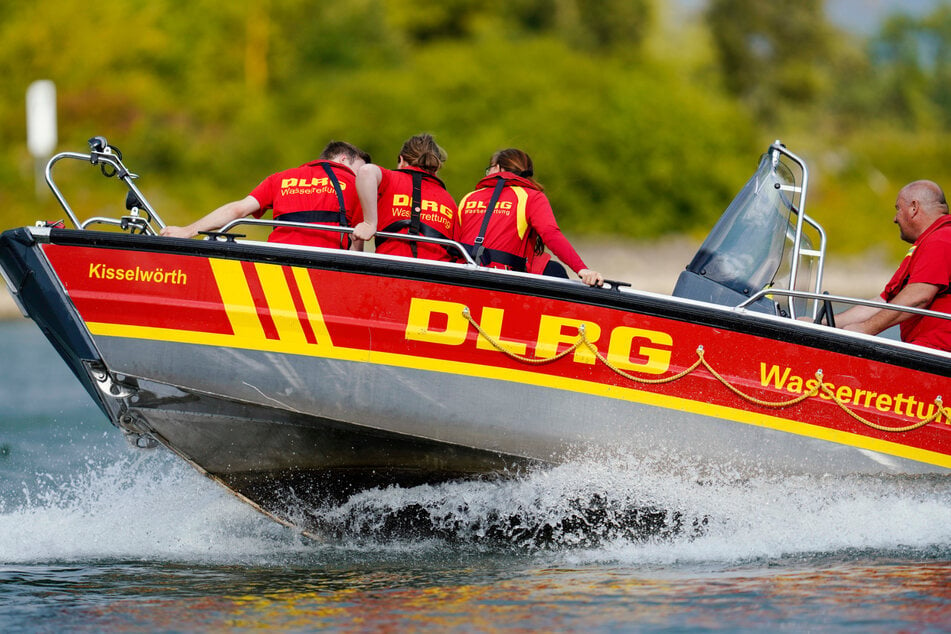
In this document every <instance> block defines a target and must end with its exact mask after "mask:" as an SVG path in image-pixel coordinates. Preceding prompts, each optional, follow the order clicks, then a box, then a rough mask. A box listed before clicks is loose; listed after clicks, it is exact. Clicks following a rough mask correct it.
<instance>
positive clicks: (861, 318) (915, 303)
mask: <svg viewBox="0 0 951 634" xmlns="http://www.w3.org/2000/svg"><path fill="white" fill-rule="evenodd" d="M937 294H938V287H937V286H935V285H934V284H923V283H921V282H915V283H912V284H908V285H907V286H906V287H905V288H903V289H902V290H901V292H900V293H898V295H896V296H895V297H894V298H893V299H892V301H891V302H889V304H896V305H898V306H910V307H912V308H927V307H928V306H930V305H931V302H932V301H933V300H934V298H935V295H937ZM859 308H862V309H865V310H863V311H858V310H857V309H859ZM852 311H856V312H855V315H853V316H850V318H849V319H848V321H846V322H841V323H842V325H841V327H842V328H844V329H845V330H851V331H853V332H864V333H866V334H869V335H877V334H878V333H880V332H882V331H883V330H887V329H888V328H891V327H892V326H894V325H896V324H900V323H901V322H903V321H905V320H906V319H910V318H911V317H914V315H912V314H911V313H903V312H898V311H894V310H888V309H887V308H872V307H870V306H854V307H852V308H850V309H849V310H847V311H845V312H844V313H842V315H843V316H846V315H848V313H851V312H852ZM836 321H837V322H838V321H839V317H836Z"/></svg>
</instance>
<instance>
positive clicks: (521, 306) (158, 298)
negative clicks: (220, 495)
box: [0, 137, 951, 529]
mask: <svg viewBox="0 0 951 634" xmlns="http://www.w3.org/2000/svg"><path fill="white" fill-rule="evenodd" d="M63 160H72V161H80V162H83V163H88V164H90V165H92V166H94V167H98V168H99V169H100V170H101V171H102V173H103V174H104V175H105V176H107V177H110V178H116V179H117V180H118V181H121V182H122V183H124V185H125V186H126V189H127V190H128V191H127V196H126V205H125V210H124V211H119V212H118V213H117V214H116V215H115V216H109V217H107V216H93V217H87V218H85V219H81V218H80V215H79V214H78V213H77V212H75V211H74V210H73V208H72V207H71V206H70V205H69V203H68V202H67V200H66V198H65V197H64V196H63V194H62V193H61V192H60V190H59V188H58V187H57V185H56V183H55V181H54V179H53V168H54V166H56V165H57V164H58V163H60V161H63ZM136 179H137V176H136V175H135V174H133V173H131V172H130V171H129V170H128V169H127V168H126V166H125V165H124V163H123V161H122V158H121V154H120V153H119V152H118V151H117V150H116V149H115V148H114V147H112V146H110V145H109V144H108V143H107V142H106V140H105V139H103V138H102V137H96V138H94V139H91V140H90V147H89V151H88V152H84V153H72V152H65V153H61V154H58V155H56V156H54V157H53V158H52V159H51V160H50V161H49V163H48V165H47V168H46V180H47V184H48V185H49V187H50V189H51V190H52V192H53V195H54V196H55V197H56V199H57V200H58V202H59V204H60V205H61V206H62V208H63V210H64V212H65V213H66V215H67V216H68V218H69V221H70V223H71V225H72V226H71V227H70V228H66V227H64V226H61V225H62V223H56V224H51V223H42V222H41V223H37V226H32V227H21V228H14V229H10V230H8V231H5V232H4V233H3V234H2V236H0V270H2V273H3V278H4V280H5V282H6V286H7V288H8V290H9V291H10V292H11V293H12V295H13V298H14V299H15V301H16V303H17V304H18V306H19V307H20V309H21V311H22V312H23V314H24V315H25V316H27V317H29V318H31V319H32V320H33V321H34V322H35V323H36V324H37V326H38V327H39V328H40V329H41V330H42V331H43V333H44V334H45V335H46V337H48V339H49V341H50V342H51V343H52V344H53V346H54V347H55V348H56V350H57V351H58V352H59V354H60V355H61V357H62V359H63V360H64V361H65V363H66V364H67V365H68V366H69V367H70V368H71V369H72V372H73V373H74V374H75V376H76V378H77V379H78V380H79V381H80V382H81V383H82V384H83V386H84V387H85V389H86V390H87V391H88V393H89V395H90V397H91V398H92V399H93V400H94V401H95V402H96V403H97V404H98V406H99V408H100V409H101V410H102V412H103V414H104V415H105V416H106V417H107V418H108V419H109V421H111V422H112V424H113V425H115V426H116V427H118V428H119V429H121V430H122V431H123V432H124V433H125V434H127V435H128V437H129V438H130V440H131V441H132V442H133V444H135V445H136V446H139V447H151V446H155V445H158V444H160V445H164V446H165V447H167V448H169V449H170V450H171V451H172V452H174V453H175V454H177V455H178V456H180V457H181V458H182V459H184V460H185V461H187V462H188V463H189V464H191V465H192V466H194V467H195V468H197V469H198V470H199V471H201V472H202V473H204V474H206V475H208V476H210V477H211V478H213V479H214V480H216V481H218V482H219V483H221V484H222V485H224V486H225V487H227V488H228V489H230V490H231V491H232V492H234V493H235V494H236V495H238V496H239V497H241V498H242V499H244V500H245V501H246V502H248V503H249V504H252V505H253V506H255V507H256V508H258V509H259V510H262V511H263V512H265V513H267V514H269V515H270V516H271V517H273V518H275V519H277V520H278V521H281V522H284V523H286V524H296V525H298V526H300V525H301V523H302V522H301V520H300V519H299V516H298V515H295V512H294V511H292V506H294V504H299V503H303V504H320V503H323V502H324V501H326V500H328V499H339V498H340V497H341V496H346V495H349V494H351V493H353V492H356V491H363V490H368V489H371V488H373V487H377V486H382V485H389V484H395V485H402V486H410V485H415V484H420V483H434V482H442V481H449V480H455V479H462V478H484V477H510V476H515V475H518V474H520V473H524V472H525V471H526V470H531V469H544V468H547V467H550V466H552V465H557V464H559V463H562V462H564V461H567V460H571V459H574V458H577V457H579V456H585V455H601V454H605V453H614V452H624V453H626V454H629V455H639V454H650V455H654V456H656V455H658V453H661V454H662V455H670V456H677V455H682V456H688V457H691V458H696V459H699V460H702V461H707V462H710V463H713V464H721V465H722V464H730V465H735V466H736V468H737V469H743V468H755V469H764V468H766V469H769V470H774V471H778V472H782V473H790V474H794V473H831V474H843V473H861V474H927V473H941V474H947V473H949V470H951V409H949V407H948V406H947V405H945V404H944V403H943V401H942V396H943V395H947V394H949V393H951V380H949V375H951V354H948V353H945V352H941V351H936V350H931V349H926V348H922V347H918V346H914V345H909V344H905V343H902V342H901V341H898V340H895V339H890V338H886V337H870V336H866V335H861V334H855V333H850V332H845V331H842V330H837V329H835V328H831V327H828V326H825V325H819V324H816V323H813V321H818V318H820V317H822V316H823V315H827V317H833V318H834V311H835V307H838V306H847V305H853V304H862V303H865V302H864V301H863V300H860V299H852V298H848V297H843V296H831V295H828V294H824V293H822V292H821V288H822V274H823V264H824V258H825V251H826V235H825V232H824V231H823V230H822V227H821V226H820V225H819V224H818V223H817V222H816V221H814V220H813V219H812V218H810V217H809V216H808V215H806V213H805V202H806V193H807V186H808V170H807V167H806V164H805V163H804V162H803V160H802V159H800V158H799V157H798V156H796V155H795V154H793V153H792V152H790V151H789V150H788V149H787V148H786V147H785V146H784V145H783V144H781V143H780V142H776V143H774V144H772V145H771V146H770V147H769V148H768V149H767V151H766V152H765V153H764V154H763V156H762V157H761V159H760V161H759V163H758V167H757V168H756V170H755V172H754V174H753V176H752V177H751V178H750V180H749V181H748V182H747V183H746V185H745V186H744V187H743V189H742V190H741V191H740V193H739V194H738V195H737V197H736V198H735V199H734V200H733V202H732V203H731V204H730V205H729V207H728V208H727V209H726V211H725V212H724V213H723V215H722V216H721V218H720V220H719V221H718V222H717V223H716V225H715V226H714V227H713V229H712V231H711V232H710V234H709V236H708V237H707V239H706V240H705V241H704V242H703V244H702V246H701V247H700V249H699V251H698V252H697V254H696V256H695V257H694V258H693V260H692V261H691V262H689V263H687V265H686V268H685V270H684V271H683V273H682V274H681V276H680V278H679V279H678V281H677V284H676V287H675V288H674V289H673V292H672V294H670V295H663V294H657V293H650V292H644V291H639V290H637V289H634V288H631V286H630V285H629V284H627V283H624V282H618V281H608V282H607V283H606V284H605V285H604V287H602V288H589V287H587V286H585V285H583V284H581V283H580V282H577V281H569V280H563V279H557V278H550V277H542V276H535V275H530V274H526V273H518V272H509V271H498V270H489V269H485V268H482V267H479V266H477V265H476V264H475V262H473V260H472V258H471V257H470V256H469V255H468V254H467V253H466V251H465V249H464V248H463V247H462V246H461V245H458V244H456V243H452V242H446V241H441V242H443V243H444V244H445V246H447V247H449V248H451V249H455V250H456V251H457V252H458V253H459V259H460V262H459V263H443V262H433V261H423V260H416V259H407V258H400V257H393V256H385V255H378V254H375V253H363V252H354V251H343V250H330V249H323V248H312V247H303V246H291V245H283V244H273V243H268V242H266V241H262V240H255V239H247V238H245V237H244V236H242V235H240V234H238V233H237V231H239V230H243V229H244V228H243V227H242V226H241V225H242V224H244V225H249V224H250V225H263V226H264V227H265V229H266V228H267V227H272V226H276V225H280V224H287V225H292V226H302V227H308V228H311V230H314V231H337V232H344V233H346V232H349V231H351V230H350V229H349V228H346V227H343V228H341V227H329V226H321V225H300V224H299V223H280V222H275V221H268V220H250V219H248V220H242V221H236V222H235V223H233V224H232V225H229V226H227V227H224V228H223V229H222V230H221V231H220V232H216V233H213V234H208V235H206V236H205V239H203V240H184V239H174V238H165V237H161V236H159V235H158V233H159V231H160V229H161V228H162V227H163V226H164V223H163V221H162V219H161V217H160V216H159V215H158V213H156V211H155V210H154V209H153V207H152V206H151V205H150V204H149V202H148V201H147V200H146V198H145V196H144V195H143V193H142V192H141V191H140V189H139V188H138V187H137V186H136V183H135V181H136ZM391 237H393V238H394V239H407V236H399V235H393V236H391ZM412 239H417V240H425V241H434V240H433V239H430V238H425V237H421V236H419V237H414V238H412ZM908 310H910V311H911V312H915V313H919V314H930V315H933V316H938V317H942V318H945V317H948V316H947V315H943V314H938V313H930V312H929V311H922V310H918V309H908ZM804 316H807V317H809V318H810V319H809V320H803V319H797V318H801V317H804ZM295 508H297V507H295ZM303 523H304V524H306V521H304V522H303ZM304 528H305V529H306V528H307V527H306V526H304Z"/></svg>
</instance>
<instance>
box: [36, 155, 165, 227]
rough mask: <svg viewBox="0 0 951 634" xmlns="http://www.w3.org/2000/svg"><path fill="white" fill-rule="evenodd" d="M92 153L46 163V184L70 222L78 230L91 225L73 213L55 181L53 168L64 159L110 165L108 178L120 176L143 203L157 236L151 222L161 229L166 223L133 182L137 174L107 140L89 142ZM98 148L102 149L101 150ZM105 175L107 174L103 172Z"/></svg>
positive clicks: (53, 159) (98, 220)
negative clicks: (126, 164)
mask: <svg viewBox="0 0 951 634" xmlns="http://www.w3.org/2000/svg"><path fill="white" fill-rule="evenodd" d="M89 145H90V148H92V149H91V150H90V152H89V153H88V154H82V153H79V152H60V153H59V154H57V155H55V156H53V157H52V158H51V159H50V160H49V161H48V162H47V163H46V172H45V174H46V184H47V185H48V186H49V188H50V190H52V192H53V196H55V197H56V200H57V202H58V203H59V205H60V207H62V208H63V210H64V211H65V212H66V215H68V216H69V219H70V221H72V223H73V226H75V227H76V228H77V229H85V225H86V224H89V223H88V222H87V223H83V222H80V220H79V217H78V216H77V215H76V213H75V212H74V211H73V209H72V207H70V206H69V203H68V202H66V197H65V196H63V194H62V192H61V191H60V190H59V187H57V186H56V182H55V181H54V180H53V166H54V165H55V164H56V163H58V162H59V161H61V160H63V159H73V160H77V161H83V162H88V163H90V164H92V165H99V166H100V167H101V166H102V164H103V163H105V164H108V165H110V166H111V167H112V168H113V169H114V170H115V173H114V174H107V176H110V177H111V176H118V178H119V180H121V181H122V182H123V183H125V185H126V187H128V188H129V191H131V192H132V193H133V194H134V195H135V197H136V199H137V201H138V202H139V203H141V205H142V207H143V208H144V209H145V211H146V212H147V213H148V215H149V217H148V218H147V219H146V220H147V221H146V223H145V225H144V226H145V228H146V230H147V231H148V232H149V233H151V234H153V235H154V234H155V233H156V231H155V230H154V229H153V228H152V225H151V221H152V220H154V221H155V223H156V224H157V225H158V226H159V229H163V228H164V227H165V223H164V222H163V221H162V218H161V217H160V216H159V215H158V213H156V211H155V209H153V208H152V205H150V204H149V201H148V200H147V199H146V198H145V196H144V195H143V194H142V192H141V191H140V190H139V188H138V187H136V186H135V183H134V182H133V180H134V179H136V178H138V176H137V175H136V174H133V173H132V172H130V171H129V170H128V169H127V168H126V166H125V165H123V164H122V160H121V159H120V158H119V157H118V156H116V155H115V154H113V152H112V147H111V146H109V145H108V144H107V143H106V140H105V139H103V138H102V137H95V138H93V139H90V141H89ZM97 148H102V149H101V150H99V149H97ZM103 173H105V172H103ZM91 220H92V219H91ZM95 220H96V221H97V222H102V221H103V220H102V219H100V218H97V219H95Z"/></svg>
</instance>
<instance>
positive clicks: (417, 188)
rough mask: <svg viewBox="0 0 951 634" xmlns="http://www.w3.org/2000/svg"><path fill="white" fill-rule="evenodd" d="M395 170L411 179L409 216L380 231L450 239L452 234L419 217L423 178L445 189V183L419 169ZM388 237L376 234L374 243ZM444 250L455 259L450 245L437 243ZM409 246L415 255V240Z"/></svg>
mask: <svg viewBox="0 0 951 634" xmlns="http://www.w3.org/2000/svg"><path fill="white" fill-rule="evenodd" d="M394 171H397V172H402V173H403V174H409V175H410V177H412V179H413V198H412V203H411V205H412V206H411V211H410V217H409V218H401V219H400V220H396V221H394V222H391V223H390V224H388V225H387V226H386V227H384V228H383V229H381V230H380V231H382V232H384V233H400V232H402V231H403V230H404V229H406V230H407V231H406V233H407V234H409V235H413V236H420V235H421V236H426V237H427V238H442V239H444V240H451V239H452V236H451V235H447V234H446V233H444V232H443V231H442V230H440V229H439V228H437V227H433V226H432V225H428V224H426V223H424V222H422V220H421V219H420V214H421V213H422V210H423V179H427V180H429V181H430V182H433V183H436V184H437V185H439V186H440V187H441V188H443V189H446V185H445V184H444V183H443V182H442V181H441V180H439V179H438V178H437V177H436V176H434V175H432V174H429V173H426V172H422V171H420V170H414V169H413V170H410V169H400V170H394ZM388 239H389V238H387V237H385V236H381V235H379V234H378V235H377V236H376V240H375V244H376V246H377V247H379V246H380V245H381V244H383V243H384V242H386V241H387V240H388ZM439 246H441V247H443V248H444V249H445V250H446V253H448V254H449V255H450V257H452V258H453V259H455V257H456V256H455V254H454V253H453V250H452V248H451V247H448V246H446V245H439ZM409 248H410V250H411V251H412V253H413V257H414V258H415V257H417V250H416V242H410V243H409Z"/></svg>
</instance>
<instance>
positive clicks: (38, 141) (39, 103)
mask: <svg viewBox="0 0 951 634" xmlns="http://www.w3.org/2000/svg"><path fill="white" fill-rule="evenodd" d="M56 142H57V139H56V84H54V83H53V82H52V81H50V80H49V79H39V80H37V81H35V82H33V83H32V84H30V87H29V88H27V90H26V146H27V149H29V150H30V154H32V155H33V164H34V170H35V178H36V197H37V198H41V197H42V196H43V191H44V187H43V184H44V181H45V176H44V174H45V170H44V168H45V165H46V161H47V160H48V159H49V157H50V156H52V155H53V151H54V150H55V149H56Z"/></svg>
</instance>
